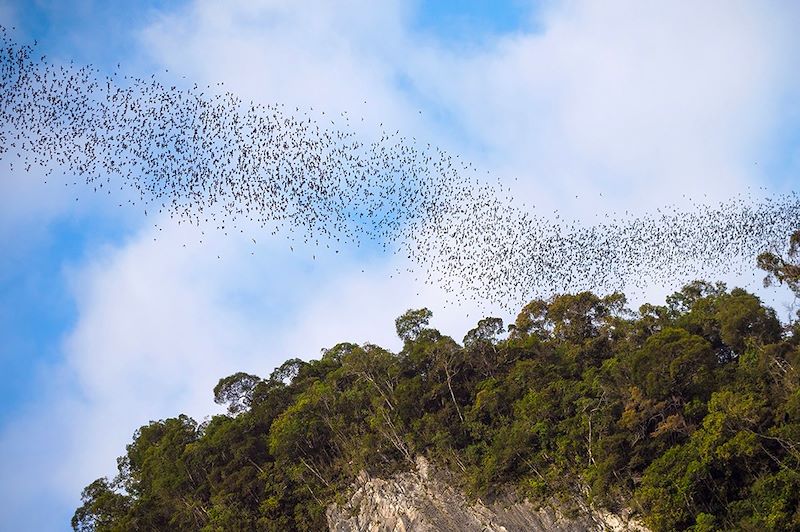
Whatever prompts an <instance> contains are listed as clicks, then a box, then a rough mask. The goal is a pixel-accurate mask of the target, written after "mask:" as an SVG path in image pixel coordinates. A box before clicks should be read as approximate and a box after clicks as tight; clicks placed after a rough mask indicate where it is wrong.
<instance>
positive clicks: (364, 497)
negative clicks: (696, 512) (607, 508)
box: [326, 457, 647, 532]
mask: <svg viewBox="0 0 800 532" xmlns="http://www.w3.org/2000/svg"><path fill="white" fill-rule="evenodd" d="M326 516H327V520H328V527H329V529H330V530H331V531H333V532H412V531H414V532H417V531H419V532H428V531H430V532H451V531H452V532H465V531H472V530H475V531H487V532H488V531H492V532H515V531H525V532H536V531H555V532H582V531H635V532H647V528H645V527H644V526H643V525H641V524H640V523H638V522H636V521H635V520H632V519H629V518H627V517H626V516H621V515H615V514H612V513H609V512H603V511H596V510H589V509H587V510H586V511H584V512H582V513H581V515H578V516H576V517H566V516H565V515H563V514H562V513H561V512H559V511H558V509H557V508H538V509H537V508H536V506H534V505H533V504H531V503H530V502H528V501H517V500H514V499H513V498H512V497H507V498H506V499H504V500H496V501H492V502H484V501H482V500H480V499H479V500H476V501H469V500H467V498H466V497H465V495H464V494H463V493H462V492H461V491H460V490H458V489H456V488H455V487H454V486H453V485H452V483H450V482H449V481H448V475H447V474H446V472H443V471H438V470H436V469H435V468H434V467H433V466H432V465H431V464H430V463H429V462H428V461H427V460H426V459H425V458H423V457H417V458H416V470H414V471H409V472H405V473H398V474H396V475H393V476H392V477H391V478H390V479H388V480H384V479H380V478H370V477H369V476H368V475H367V474H366V473H363V472H362V473H361V474H360V475H359V477H358V479H357V480H356V482H355V483H354V485H353V487H352V493H351V496H350V498H349V500H348V501H347V502H346V503H344V504H342V505H338V504H331V505H330V506H328V508H327V512H326Z"/></svg>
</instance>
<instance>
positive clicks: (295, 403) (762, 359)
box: [72, 231, 800, 531]
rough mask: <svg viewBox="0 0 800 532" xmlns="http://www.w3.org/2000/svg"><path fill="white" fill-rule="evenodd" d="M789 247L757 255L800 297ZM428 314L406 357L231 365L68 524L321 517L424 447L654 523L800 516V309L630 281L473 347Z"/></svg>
mask: <svg viewBox="0 0 800 532" xmlns="http://www.w3.org/2000/svg"><path fill="white" fill-rule="evenodd" d="M789 244H790V245H789V249H788V253H787V254H786V256H781V255H779V254H772V253H764V254H762V255H760V256H759V257H758V259H757V266H758V267H759V268H760V269H761V270H764V273H765V275H766V279H765V283H779V284H782V285H784V286H785V287H786V288H787V289H788V290H791V291H792V292H794V294H795V295H796V296H800V263H799V262H798V259H800V231H798V232H797V233H794V234H793V235H792V236H791V238H790V242H789ZM431 317H432V313H431V312H430V311H429V310H427V309H417V310H409V311H408V312H406V313H405V314H403V315H402V316H400V317H399V318H397V320H396V323H395V325H396V330H397V334H398V336H399V337H400V339H401V340H402V341H403V348H402V350H400V352H398V353H393V352H390V351H388V350H386V349H383V348H381V347H379V346H377V345H371V344H364V345H356V344H353V343H340V344H338V345H336V346H334V347H332V348H330V349H327V350H324V351H323V354H322V356H321V358H319V359H318V360H311V361H308V362H305V361H302V360H299V359H291V360H287V361H286V362H284V363H283V364H282V365H281V366H280V367H278V368H277V369H275V370H274V371H273V372H272V374H270V375H269V376H266V377H263V376H258V375H251V374H247V373H236V374H234V375H230V376H227V377H225V378H222V379H221V380H220V381H219V383H218V384H217V386H216V387H215V388H214V390H213V393H214V400H215V401H216V402H217V403H219V404H222V405H226V406H227V414H225V415H216V416H214V417H212V418H211V419H210V420H208V421H206V422H203V423H198V422H196V421H195V420H193V419H191V418H190V417H187V416H185V415H179V416H177V417H174V418H169V419H164V420H160V421H153V422H151V423H149V424H147V425H145V426H143V427H141V428H139V429H138V430H136V432H135V433H134V435H133V439H132V442H131V443H130V444H129V445H128V446H127V448H126V450H125V454H124V455H123V456H122V457H121V458H119V459H118V469H119V474H118V475H117V476H116V477H114V478H100V479H97V480H95V481H94V482H92V483H91V484H89V485H88V486H86V488H85V489H84V490H83V493H82V496H81V506H80V507H79V508H78V509H77V510H76V511H75V514H74V517H73V519H72V526H73V528H74V529H75V530H79V531H90V530H92V531H117V530H119V531H123V530H124V531H128V530H203V531H217V530H275V531H286V530H323V529H325V528H326V520H325V508H326V506H327V505H328V504H330V503H331V502H333V501H337V500H341V499H342V498H344V497H347V490H348V487H349V486H350V485H351V484H352V482H353V480H354V479H355V477H356V476H357V475H358V473H359V472H360V471H362V470H364V471H368V472H369V473H370V474H372V475H375V476H380V475H390V474H392V473H393V472H396V471H400V470H405V469H410V468H411V467H412V465H411V464H412V463H413V461H414V457H415V456H417V455H424V456H426V457H428V459H429V460H430V461H432V462H434V463H436V464H437V465H439V466H441V467H443V468H447V469H448V470H449V471H452V472H453V473H454V474H455V475H456V476H457V478H458V479H459V482H460V483H461V485H462V487H463V489H464V491H465V492H466V493H468V494H469V495H470V496H471V497H491V496H492V495H493V494H494V493H497V492H498V491H499V490H502V489H506V488H509V489H513V490H514V492H515V493H517V494H518V495H519V496H520V497H525V498H528V499H529V500H531V501H535V502H538V503H541V504H552V503H553V502H554V501H555V502H557V503H558V504H559V505H561V507H563V508H567V509H569V508H578V507H579V506H580V504H579V503H580V502H581V501H586V502H588V503H590V504H591V505H593V506H595V507H602V508H608V509H610V510H612V511H613V510H619V509H621V508H629V509H631V510H632V511H633V512H634V514H635V515H636V516H637V517H638V518H640V519H641V520H642V521H643V522H644V523H645V524H646V525H647V526H648V527H650V528H651V529H652V530H656V531H662V530H694V531H701V530H782V531H783V530H800V373H799V372H798V369H800V319H795V320H793V321H791V322H789V323H781V321H780V320H779V319H778V318H777V316H776V313H775V311H774V310H773V309H771V308H768V307H767V306H765V305H764V304H763V303H762V301H761V300H760V299H759V298H758V297H756V296H755V295H753V294H751V293H749V292H747V291H745V290H743V289H739V288H734V289H728V288H727V287H726V286H725V285H723V284H720V283H716V284H714V283H709V282H704V281H695V282H692V283H690V284H688V285H686V286H684V287H683V288H682V289H681V290H680V291H678V292H676V293H674V294H673V295H671V296H669V297H668V298H667V299H666V301H665V304H663V305H651V304H645V305H643V306H641V307H640V308H639V309H638V311H632V310H629V309H628V308H627V307H626V299H625V296H624V295H622V294H619V293H615V294H610V295H605V296H599V295H596V294H593V293H591V292H580V293H575V294H563V295H558V296H554V297H552V298H549V299H547V300H542V299H537V300H534V301H531V302H530V303H528V304H527V305H525V306H524V307H523V308H522V310H521V311H520V312H519V315H518V316H517V318H516V320H515V321H514V323H512V324H509V325H508V326H507V327H506V326H505V325H504V323H503V321H502V320H500V319H498V318H491V317H489V318H485V319H482V320H480V321H479V322H478V323H477V325H476V326H475V328H473V329H472V330H470V331H468V332H467V333H466V335H465V336H464V337H463V339H462V340H461V341H460V343H459V342H458V341H457V340H456V339H454V338H451V337H449V336H446V335H443V334H441V333H440V332H439V331H437V330H436V329H433V328H431V327H430V326H429V325H430V320H431ZM95 437H101V436H95Z"/></svg>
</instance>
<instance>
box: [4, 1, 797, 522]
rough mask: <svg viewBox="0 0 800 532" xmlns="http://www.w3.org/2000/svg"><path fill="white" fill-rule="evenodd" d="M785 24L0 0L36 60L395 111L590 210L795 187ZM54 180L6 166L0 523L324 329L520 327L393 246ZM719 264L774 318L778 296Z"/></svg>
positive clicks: (759, 15)
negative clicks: (328, 243) (412, 270)
mask: <svg viewBox="0 0 800 532" xmlns="http://www.w3.org/2000/svg"><path fill="white" fill-rule="evenodd" d="M798 23H800V8H798V7H797V4H796V3H794V2H788V1H786V2H781V1H768V2H743V1H722V0H720V1H702V2H697V1H676V2H669V3H664V2H649V1H645V2H641V1H617V0H612V1H608V2H594V1H591V0H572V1H566V0H565V1H558V0H550V1H545V0H542V1H526V0H503V1H500V0H493V1H488V0H487V1H480V0H468V1H455V0H454V1H444V0H442V1H434V2H422V1H421V0H418V1H400V0H384V1H382V2H374V1H368V0H343V1H341V2H336V3H334V2H328V1H326V0H316V1H315V0H310V1H304V2H298V1H294V0H234V1H230V2H225V3H222V2H216V1H212V0H179V1H169V2H167V1H157V0H147V1H142V2H127V1H108V2H105V1H100V0H27V1H16V0H0V24H2V25H3V26H5V27H6V28H12V27H13V28H14V29H13V30H11V32H12V35H13V36H14V37H15V38H16V39H18V40H20V41H26V42H33V41H34V40H36V41H37V42H38V46H39V47H40V49H41V50H42V52H43V53H46V54H47V55H48V57H49V58H50V59H51V60H52V61H63V62H68V61H70V60H74V61H75V62H76V63H80V64H87V63H91V64H93V65H95V66H96V67H98V68H100V69H101V70H103V71H108V70H110V69H113V68H114V67H115V66H116V65H118V64H119V65H120V68H121V69H122V70H123V71H125V72H126V73H128V74H131V75H137V76H142V77H149V76H150V75H152V74H156V75H157V76H158V78H159V79H160V80H162V82H163V83H165V84H170V83H181V82H182V81H181V80H183V79H184V76H185V79H188V80H192V81H193V82H197V83H198V84H212V83H217V82H224V84H225V87H226V89H227V90H230V91H231V92H234V93H236V94H238V95H240V96H241V97H242V98H243V99H252V100H254V101H257V102H261V103H264V104H271V103H274V102H281V103H285V104H286V105H287V106H295V105H296V106H301V107H303V108H309V107H314V108H318V109H326V110H328V112H329V113H330V114H335V113H336V112H342V111H348V112H351V113H360V114H361V116H364V117H365V122H364V126H360V127H362V128H363V129H362V130H361V131H359V133H361V134H364V135H370V134H374V133H375V132H376V131H378V129H377V128H378V124H381V123H383V124H385V125H386V127H387V128H389V129H394V128H397V129H399V130H401V131H403V132H404V134H406V135H407V136H411V135H414V136H416V137H417V138H419V139H423V140H425V141H428V142H431V143H432V144H435V145H437V146H441V147H443V148H445V149H447V150H448V151H450V152H451V153H457V154H459V155H460V156H461V157H462V158H464V159H465V160H469V161H471V162H474V164H476V165H477V166H479V167H480V168H481V169H485V170H487V171H488V175H490V176H491V179H492V180H499V181H500V183H502V184H503V185H504V186H508V187H511V189H512V194H513V195H514V197H515V198H517V199H519V201H520V202H521V203H524V204H525V205H528V206H531V208H533V207H534V206H535V208H537V209H538V210H539V212H552V211H553V210H554V209H559V210H560V211H561V213H562V215H564V216H567V217H570V218H572V219H575V220H578V221H584V222H585V221H587V220H591V219H592V217H593V216H595V215H597V214H598V213H603V212H610V211H618V210H626V209H629V210H631V212H634V213H639V214H641V213H648V212H653V210H654V209H656V208H659V207H663V206H665V205H677V206H679V207H680V206H685V204H686V200H685V199H684V198H683V195H684V194H685V193H687V192H688V193H689V195H690V196H692V197H698V198H699V197H703V198H706V200H707V201H708V202H711V203H713V202H715V201H725V200H727V199H730V198H732V197H734V196H735V195H736V194H742V193H746V192H747V191H750V190H760V191H762V193H764V194H780V193H785V192H789V191H792V190H796V189H797V182H798V179H797V176H798V170H800V103H798V102H800V97H799V96H800V74H798V71H797V69H796V64H797V62H798V59H800V35H798V34H797V32H796V31H795V28H796V27H797V26H798ZM69 177H70V176H65V177H63V178H61V180H60V181H59V180H58V179H56V180H54V179H48V183H45V182H44V181H45V180H44V177H43V171H39V170H38V169H36V168H33V169H32V170H31V171H30V172H21V171H19V170H15V171H11V169H10V167H9V165H8V161H4V160H0V249H3V253H2V254H0V339H2V340H0V374H2V375H3V376H4V385H3V386H2V388H0V516H2V522H0V529H2V530H18V531H24V530H34V531H36V530H68V529H69V519H70V517H71V515H72V512H73V511H74V509H75V507H76V506H77V504H78V501H79V497H80V490H81V489H82V487H83V486H85V485H86V484H88V483H89V482H91V481H92V480H94V479H96V478H98V477H100V476H103V475H109V474H114V472H115V463H116V462H115V458H116V457H117V456H119V455H121V454H122V453H124V448H125V444H126V443H128V442H129V441H130V438H131V435H132V433H133V431H134V430H135V429H136V428H138V427H139V426H141V425H142V424H145V423H147V422H148V421H149V420H154V419H162V418H165V417H169V416H174V415H177V414H178V413H187V414H190V415H192V416H194V417H195V418H197V419H203V418H204V417H205V416H208V415H211V414H213V413H217V412H219V408H218V407H217V406H216V405H214V403H213V396H212V392H211V390H212V389H213V387H214V385H215V384H216V382H217V380H218V379H219V378H221V377H224V376H226V375H229V374H231V373H234V372H237V371H247V372H251V373H256V374H259V375H264V376H266V375H268V374H269V373H270V372H271V370H272V369H273V368H274V367H275V366H277V365H279V364H280V363H281V362H283V361H284V360H286V359H288V358H292V357H300V358H304V359H310V358H315V357H318V356H319V353H320V349H322V348H325V347H330V346H332V345H334V344H336V343H338V342H340V341H354V342H358V343H363V342H367V341H369V342H373V343H377V344H380V345H383V346H386V347H389V348H392V349H397V348H399V346H400V343H399V340H398V339H397V338H396V337H395V333H394V318H395V317H397V316H399V315H400V314H402V313H403V312H404V311H405V310H406V309H409V308H420V307H423V306H425V307H428V308H430V309H431V310H432V311H433V313H434V317H433V320H432V325H433V326H435V327H437V328H439V329H440V330H442V331H443V332H445V333H447V334H450V335H452V336H453V337H454V338H455V339H456V340H460V339H461V338H462V337H463V335H464V334H465V333H466V331H467V330H468V329H470V328H471V327H472V326H474V324H475V323H476V322H477V321H478V319H480V318H481V317H483V316H484V315H496V316H501V317H503V318H504V319H505V320H506V321H507V322H508V321H509V320H510V319H513V316H511V315H508V314H507V313H505V312H502V311H501V310H500V309H499V308H498V307H497V306H496V305H494V304H493V303H492V302H475V303H474V304H471V306H470V305H466V306H461V307H457V306H452V305H448V304H446V303H445V300H446V296H447V294H445V293H444V292H443V290H442V289H440V288H437V287H435V286H431V285H422V284H421V282H419V281H415V280H414V278H413V275H406V274H404V273H402V270H403V269H404V268H405V266H406V264H405V263H404V262H403V260H402V259H401V258H400V257H397V256H395V255H392V254H391V253H388V254H386V253H381V252H380V251H379V250H378V249H371V248H367V249H345V250H343V252H342V253H340V254H335V255H334V254H332V253H322V252H319V251H317V250H313V249H311V248H302V247H298V248H297V249H295V250H294V251H290V250H289V249H288V246H287V244H286V240H285V239H282V238H280V237H276V238H271V237H270V235H269V234H260V233H257V232H252V233H248V234H243V235H240V236H235V237H224V236H223V235H220V234H214V233H213V232H210V234H209V235H208V236H207V238H206V239H205V241H204V243H203V244H202V245H201V244H198V243H197V240H198V238H197V237H198V235H197V234H196V232H193V231H195V230H193V229H192V228H187V227H186V226H177V225H175V224H173V223H171V222H170V220H169V218H166V217H163V218H155V219H154V217H153V216H152V214H151V216H150V217H146V216H145V215H144V213H143V212H142V211H141V209H140V208H137V207H135V206H133V207H132V206H129V205H127V203H126V202H125V199H126V197H125V193H124V192H121V193H119V194H118V195H116V196H114V197H113V198H111V199H109V198H108V197H104V196H100V195H96V194H93V193H92V192H91V191H89V190H87V189H86V188H85V187H82V186H81V185H76V186H73V185H72V182H73V181H74V180H73V179H70V178H69ZM65 184H66V185H67V186H64V185H65ZM762 187H763V188H762ZM578 192H580V193H579V194H578ZM601 194H602V196H601ZM120 205H122V206H120ZM254 231H255V230H254ZM253 237H255V238H256V240H257V242H258V243H257V244H256V243H253V242H252V241H251V238H253ZM187 243H188V245H186V246H184V245H183V244H187ZM312 254H314V255H316V258H315V259H313V260H312ZM218 257H220V258H218ZM398 270H400V271H401V273H397V272H398ZM719 279H722V280H726V281H728V282H729V283H731V284H732V285H733V284H737V283H750V284H746V286H747V287H748V288H749V289H751V290H756V291H758V293H759V294H760V295H761V296H762V297H764V298H765V300H768V301H770V302H771V303H773V304H775V306H776V310H777V311H778V314H779V315H780V316H781V317H785V316H786V315H787V309H786V307H785V305H787V304H788V302H789V300H788V295H787V294H785V293H784V292H782V291H781V290H780V289H779V288H774V289H769V290H767V289H759V288H758V285H757V283H755V284H753V282H752V278H751V277H747V278H737V277H735V276H732V275H730V274H728V273H727V272H720V275H719ZM687 280H688V279H687ZM678 288H680V286H679V285H676V284H675V281H674V280H672V281H670V282H665V283H663V284H659V283H658V282H654V283H653V287H652V290H649V291H648V293H647V294H646V295H645V296H643V297H647V298H649V300H651V301H652V302H654V303H658V302H660V301H663V297H664V296H665V295H666V294H669V293H671V292H672V291H675V290H677V289H678Z"/></svg>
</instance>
